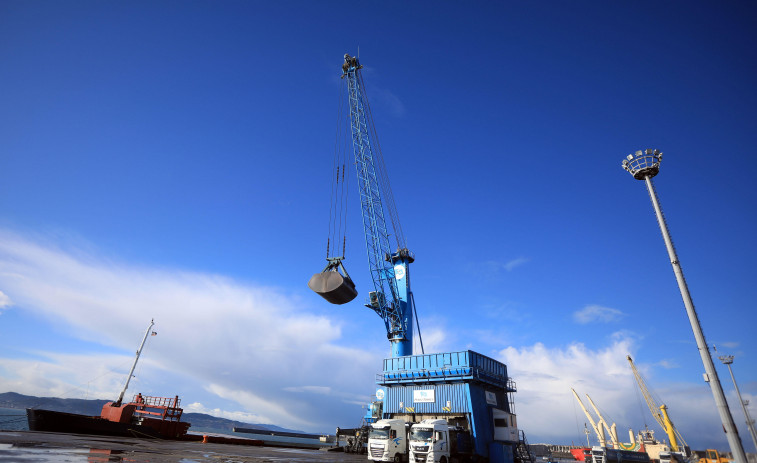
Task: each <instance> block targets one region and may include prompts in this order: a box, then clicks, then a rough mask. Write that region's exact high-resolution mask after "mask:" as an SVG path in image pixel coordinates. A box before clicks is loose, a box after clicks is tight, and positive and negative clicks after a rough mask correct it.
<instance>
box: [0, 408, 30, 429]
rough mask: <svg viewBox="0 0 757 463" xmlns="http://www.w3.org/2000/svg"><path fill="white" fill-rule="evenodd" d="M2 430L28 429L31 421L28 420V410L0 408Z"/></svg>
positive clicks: (0, 426) (0, 427)
mask: <svg viewBox="0 0 757 463" xmlns="http://www.w3.org/2000/svg"><path fill="white" fill-rule="evenodd" d="M0 430H3V431H28V430H29V423H28V422H27V421H26V410H23V409H21V410H19V409H18V408H0Z"/></svg>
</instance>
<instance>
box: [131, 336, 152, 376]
mask: <svg viewBox="0 0 757 463" xmlns="http://www.w3.org/2000/svg"><path fill="white" fill-rule="evenodd" d="M152 333H155V336H157V333H156V332H155V331H153V330H152V329H150V335H149V336H148V337H147V343H146V344H145V347H144V349H142V351H141V352H140V355H141V354H142V352H144V351H145V349H147V348H148V347H150V343H151V342H152V337H153V334H152ZM143 366H144V362H143V363H140V364H139V369H138V370H137V374H135V375H134V376H133V377H134V378H136V379H137V381H139V382H141V381H142V379H141V375H142V367H143Z"/></svg>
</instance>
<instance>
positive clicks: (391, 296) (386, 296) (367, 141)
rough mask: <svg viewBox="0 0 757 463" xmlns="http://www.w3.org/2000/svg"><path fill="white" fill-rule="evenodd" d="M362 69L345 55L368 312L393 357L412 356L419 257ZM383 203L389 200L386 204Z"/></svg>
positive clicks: (357, 62) (355, 61) (345, 75)
mask: <svg viewBox="0 0 757 463" xmlns="http://www.w3.org/2000/svg"><path fill="white" fill-rule="evenodd" d="M361 68H362V66H361V65H360V63H359V61H358V59H357V58H355V57H352V56H350V55H348V54H345V55H344V64H343V65H342V70H343V72H344V74H343V75H342V78H344V79H346V81H347V93H348V101H349V109H350V132H351V136H352V151H353V154H354V157H355V170H356V173H357V179H358V190H359V193H360V207H361V211H362V218H363V231H364V234H365V244H366V249H367V251H368V266H369V269H370V272H371V279H372V280H373V287H374V291H372V292H370V294H369V298H368V301H367V303H366V307H368V308H370V309H372V310H373V311H374V312H376V313H377V314H378V315H379V317H381V319H382V320H383V321H384V324H385V325H386V331H387V337H388V338H389V340H390V342H391V345H392V357H398V356H404V355H412V351H413V345H412V340H413V314H414V307H413V298H412V292H411V291H410V273H409V269H408V266H409V264H410V263H412V262H413V261H414V260H415V257H414V255H413V254H412V253H411V252H410V251H409V250H408V249H407V248H406V247H405V240H404V236H403V235H402V229H401V226H400V225H399V220H398V219H397V216H396V212H395V209H394V204H393V203H394V201H393V197H392V193H391V188H390V186H389V180H388V177H387V176H386V173H385V172H384V169H383V167H384V163H383V159H382V158H381V152H380V148H379V144H378V139H377V137H376V133H375V129H374V126H373V121H372V116H371V111H370V106H369V105H368V99H367V97H366V95H365V86H364V83H363V79H362V76H361V74H360V69H361ZM384 199H387V201H386V203H385V201H384ZM385 206H388V207H387V208H385ZM385 211H388V213H385ZM387 215H388V216H389V218H390V220H391V223H392V226H393V231H394V236H395V238H396V240H397V251H395V252H392V249H391V247H390V244H389V232H388V230H387V220H386V216H387Z"/></svg>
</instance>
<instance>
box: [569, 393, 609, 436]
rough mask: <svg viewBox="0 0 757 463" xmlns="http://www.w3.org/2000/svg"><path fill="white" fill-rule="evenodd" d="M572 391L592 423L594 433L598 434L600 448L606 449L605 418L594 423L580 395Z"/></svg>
mask: <svg viewBox="0 0 757 463" xmlns="http://www.w3.org/2000/svg"><path fill="white" fill-rule="evenodd" d="M570 390H571V391H573V396H574V397H575V398H576V400H577V401H578V405H580V406H581V410H583V411H584V414H585V415H586V418H588V419H589V423H591V427H592V428H593V429H594V432H595V433H596V434H597V440H598V441H599V446H600V447H605V446H606V438H605V429H604V426H605V423H604V418H602V417H601V416H600V419H599V422H596V421H594V417H593V416H591V413H589V411H588V410H587V409H586V407H584V403H583V402H581V399H580V398H579V397H578V394H577V393H576V390H575V389H573V388H571V389H570ZM587 397H588V395H587Z"/></svg>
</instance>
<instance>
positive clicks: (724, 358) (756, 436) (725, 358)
mask: <svg viewBox="0 0 757 463" xmlns="http://www.w3.org/2000/svg"><path fill="white" fill-rule="evenodd" d="M718 358H719V359H720V361H721V362H723V363H725V365H726V366H727V367H728V372H729V373H731V379H732V380H733V387H734V388H736V396H737V397H738V398H739V402H741V409H742V410H744V416H745V417H746V425H747V426H748V427H749V434H751V435H752V442H753V443H754V448H755V449H757V432H755V431H754V420H753V419H752V418H751V417H750V416H749V409H748V408H746V406H747V405H749V401H748V400H743V399H742V398H741V392H740V391H739V386H738V385H737V384H736V377H735V376H733V370H732V369H731V364H732V363H733V355H721V356H720V357H718Z"/></svg>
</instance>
